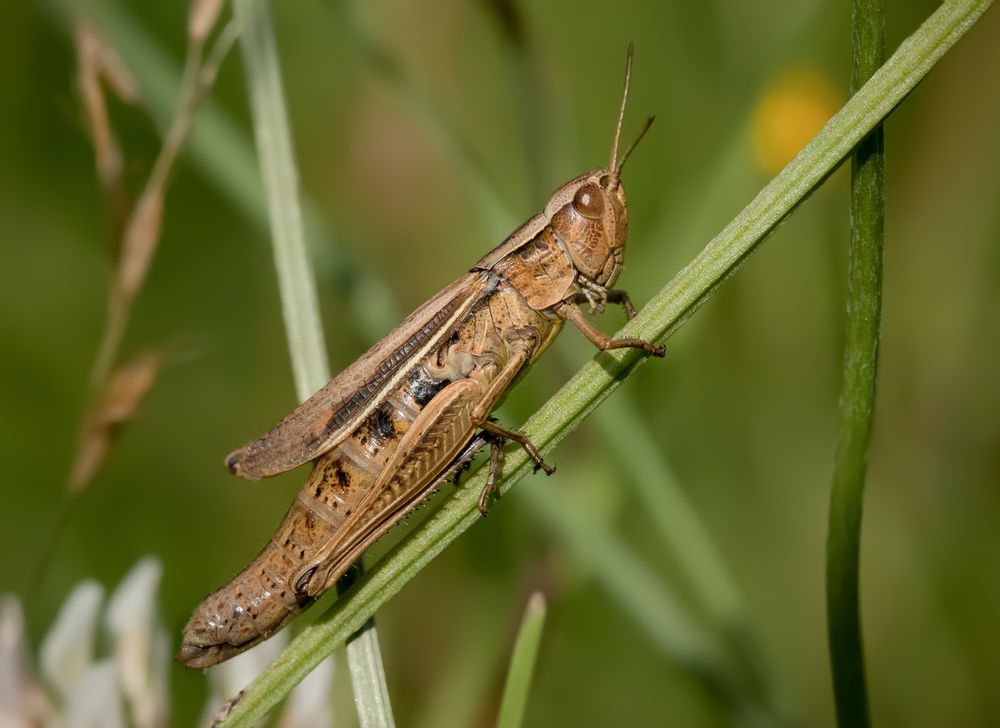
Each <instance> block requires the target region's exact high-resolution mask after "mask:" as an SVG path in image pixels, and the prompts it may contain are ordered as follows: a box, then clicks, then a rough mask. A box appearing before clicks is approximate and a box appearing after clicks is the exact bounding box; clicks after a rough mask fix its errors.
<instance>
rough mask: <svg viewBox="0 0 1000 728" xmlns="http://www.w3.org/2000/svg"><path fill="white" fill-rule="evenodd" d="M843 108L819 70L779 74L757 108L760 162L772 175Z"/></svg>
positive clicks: (754, 131)
mask: <svg viewBox="0 0 1000 728" xmlns="http://www.w3.org/2000/svg"><path fill="white" fill-rule="evenodd" d="M839 107H840V94H839V93H837V90H836V89H835V88H834V86H833V84H832V83H831V82H830V80H829V79H828V78H827V77H826V76H824V75H823V74H821V73H819V72H817V71H813V70H808V69H796V70H793V71H789V72H786V73H784V74H782V75H781V76H779V77H777V78H776V79H775V80H774V81H773V82H772V83H771V84H770V85H769V86H768V88H767V89H766V90H765V91H764V93H763V95H762V96H761V98H760V101H759V102H758V103H757V108H756V109H755V110H754V115H753V125H752V134H753V149H754V156H755V157H756V159H757V163H758V164H759V165H760V166H761V168H762V169H763V170H764V171H765V172H767V173H768V174H772V175H773V174H777V173H778V172H779V171H781V169H782V167H784V166H785V165H786V164H788V163H789V162H790V161H791V160H792V158H793V157H794V156H795V155H796V154H798V153H799V151H800V150H801V149H802V147H804V146H805V145H806V143H807V142H808V141H809V140H810V139H812V137H813V136H815V134H816V132H818V131H819V130H820V128H822V126H823V124H825V123H826V122H827V120H828V119H829V118H830V117H831V116H833V114H834V112H836V111H837V109H838V108H839Z"/></svg>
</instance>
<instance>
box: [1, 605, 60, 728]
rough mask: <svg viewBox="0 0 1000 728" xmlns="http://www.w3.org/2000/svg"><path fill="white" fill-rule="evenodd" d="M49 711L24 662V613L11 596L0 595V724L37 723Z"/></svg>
mask: <svg viewBox="0 0 1000 728" xmlns="http://www.w3.org/2000/svg"><path fill="white" fill-rule="evenodd" d="M48 714H49V706H48V702H47V701H46V699H45V693H44V692H43V691H42V688H41V686H40V685H39V684H38V681H37V680H36V679H35V676H34V675H33V674H32V673H31V666H30V664H29V662H28V648H27V636H26V635H25V633H24V614H23V613H22V611H21V602H20V601H19V600H18V598H17V597H15V596H2V597H0V728H22V726H23V728H28V726H35V725H41V724H42V723H43V722H44V721H45V717H46V716H47V715H48Z"/></svg>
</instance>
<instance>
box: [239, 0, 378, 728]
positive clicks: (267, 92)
mask: <svg viewBox="0 0 1000 728" xmlns="http://www.w3.org/2000/svg"><path fill="white" fill-rule="evenodd" d="M233 9H234V13H235V16H236V18H237V20H238V21H239V24H240V45H241V47H242V49H243V62H244V65H245V67H246V73H247V84H248V86H249V88H250V101H251V110H252V116H253V122H254V132H255V135H256V139H257V149H258V150H259V153H260V160H261V170H262V172H263V178H264V189H265V192H266V197H267V202H268V209H269V212H270V221H271V236H272V241H273V244H274V263H275V268H276V269H277V273H278V288H279V291H280V294H281V302H282V312H283V314H284V319H285V330H286V333H287V337H288V348H289V354H290V357H291V361H292V369H293V371H294V375H295V389H296V391H297V393H298V396H299V399H300V400H304V399H306V398H308V397H309V396H310V395H311V394H312V393H313V392H315V391H316V390H317V389H319V388H320V387H322V386H323V385H324V384H326V382H327V381H328V380H329V378H330V371H329V368H328V365H327V359H326V350H325V347H324V343H323V329H322V326H321V325H320V316H319V300H318V299H317V297H316V284H315V278H314V275H313V271H312V266H311V264H310V261H309V256H308V254H307V252H306V245H305V233H304V229H303V224H302V210H301V206H300V204H299V178H298V170H297V167H296V164H295V156H294V153H293V151H292V141H291V131H290V130H289V127H288V118H287V114H286V111H285V103H284V92H283V90H282V85H281V69H280V65H279V62H278V53H277V49H276V47H275V42H274V32H273V29H272V27H271V19H270V14H269V12H268V6H267V0H236V1H235V3H234V5H233ZM347 659H348V663H349V665H350V670H351V678H352V683H353V686H354V699H355V703H356V705H357V708H358V717H359V719H360V722H361V725H362V726H364V727H365V728H368V727H369V726H371V727H376V726H378V727H380V728H381V727H383V726H392V725H394V722H393V718H392V708H391V705H390V703H389V691H388V688H387V687H386V680H385V673H384V671H383V669H382V657H381V654H380V653H379V649H378V636H377V633H376V631H375V624H374V622H373V621H371V620H369V621H368V623H367V624H366V626H365V628H364V630H363V632H362V633H361V634H359V635H357V636H356V637H355V638H354V639H353V640H352V641H351V644H350V645H349V646H348V650H347Z"/></svg>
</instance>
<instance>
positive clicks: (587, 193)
mask: <svg viewBox="0 0 1000 728" xmlns="http://www.w3.org/2000/svg"><path fill="white" fill-rule="evenodd" d="M573 207H574V208H575V209H576V211H577V212H579V213H580V214H581V215H583V216H584V217H589V218H592V219H596V218H599V217H600V216H601V215H603V214H604V195H602V194H601V190H600V189H598V187H597V185H593V184H589V185H584V186H583V187H581V188H580V189H578V190H577V191H576V194H575V195H573Z"/></svg>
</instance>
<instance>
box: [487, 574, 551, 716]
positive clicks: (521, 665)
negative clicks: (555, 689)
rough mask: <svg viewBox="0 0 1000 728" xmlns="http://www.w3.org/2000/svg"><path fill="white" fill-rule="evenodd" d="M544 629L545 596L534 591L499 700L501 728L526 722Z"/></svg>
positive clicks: (525, 611) (518, 632) (515, 643)
mask: <svg viewBox="0 0 1000 728" xmlns="http://www.w3.org/2000/svg"><path fill="white" fill-rule="evenodd" d="M544 626H545V596H544V595H543V594H542V593H541V592H535V593H534V594H532V595H531V597H529V599H528V606H527V607H525V610H524V617H523V619H522V620H521V627H520V628H519V629H518V631H517V639H516V640H515V641H514V653H513V654H512V655H511V658H510V666H509V667H508V670H507V682H506V683H505V684H504V687H503V697H502V698H501V699H500V713H499V717H498V718H497V727H498V728H518V727H519V726H520V725H521V723H522V722H523V720H524V710H525V707H527V704H528V692H529V691H530V690H531V678H532V676H533V675H534V674H535V660H536V659H537V657H538V646H539V645H540V644H541V642H542V628H543V627H544Z"/></svg>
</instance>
